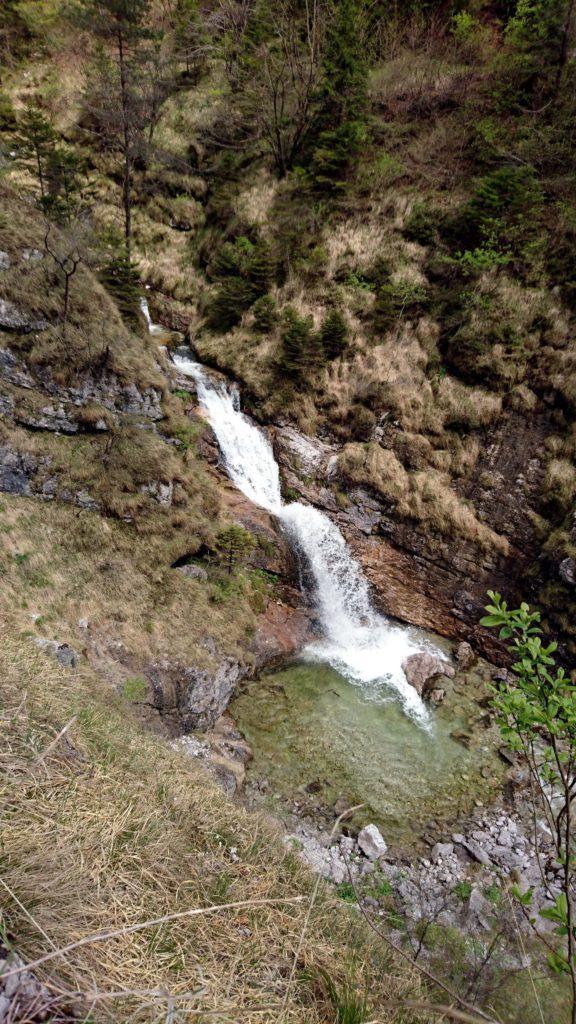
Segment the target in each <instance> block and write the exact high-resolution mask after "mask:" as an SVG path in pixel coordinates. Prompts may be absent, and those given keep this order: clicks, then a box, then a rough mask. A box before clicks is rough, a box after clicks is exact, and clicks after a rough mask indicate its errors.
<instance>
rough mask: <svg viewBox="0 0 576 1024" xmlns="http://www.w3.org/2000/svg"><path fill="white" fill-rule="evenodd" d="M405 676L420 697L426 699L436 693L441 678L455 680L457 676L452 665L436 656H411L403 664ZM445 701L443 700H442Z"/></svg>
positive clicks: (422, 654) (424, 654) (423, 654)
mask: <svg viewBox="0 0 576 1024" xmlns="http://www.w3.org/2000/svg"><path fill="white" fill-rule="evenodd" d="M402 668H403V670H404V675H405V676H406V679H407V680H408V682H409V683H410V686H413V687H414V689H415V690H416V692H417V693H418V694H419V696H420V697H426V696H427V695H428V694H429V693H430V692H433V691H436V690H437V689H438V688H437V687H436V686H435V683H436V680H437V679H438V678H439V677H441V676H448V677H449V678H453V676H454V675H455V673H454V669H453V668H452V665H450V664H449V663H448V662H447V661H443V660H442V658H438V657H437V656H436V655H434V654H427V653H425V652H424V653H421V654H411V655H410V657H409V658H406V661H404V662H403V663H402ZM440 699H443V698H440Z"/></svg>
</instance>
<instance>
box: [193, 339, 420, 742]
mask: <svg viewBox="0 0 576 1024" xmlns="http://www.w3.org/2000/svg"><path fill="white" fill-rule="evenodd" d="M174 362H175V363H176V366H177V367H178V369H179V370H180V372H181V373H183V374H185V375H186V376H188V377H192V378H193V379H194V380H195V382H196V386H197V390H198V399H199V401H200V404H201V405H202V407H203V408H204V409H205V411H206V414H207V417H208V419H209V421H210V424H211V426H212V428H213V430H214V433H215V434H216V437H217V439H218V444H219V446H220V450H221V452H222V456H223V458H224V462H225V465H226V469H227V471H228V474H229V476H230V478H231V480H232V481H233V483H234V484H235V485H236V486H237V487H238V489H239V490H241V491H242V492H243V493H244V494H245V495H246V497H248V498H250V500H251V501H253V502H255V504H257V505H260V506H261V507H262V508H265V509H267V511H269V512H272V513H273V514H274V515H276V516H277V517H278V519H279V520H280V522H281V523H282V524H283V526H284V528H285V529H286V531H287V533H288V535H289V536H290V539H291V541H292V543H293V544H294V546H295V547H296V549H297V550H299V551H300V552H301V553H302V554H303V555H304V556H305V558H306V560H307V562H308V564H309V566H310V569H311V571H312V575H313V577H314V582H315V591H316V595H315V596H316V603H317V607H318V612H319V617H320V621H321V623H322V626H323V631H324V637H323V638H322V639H321V640H319V641H318V642H317V643H314V644H311V645H310V646H309V647H308V648H307V649H306V651H305V652H304V656H305V657H308V658H310V659H317V660H321V661H326V662H328V663H329V664H331V665H332V667H333V668H335V669H336V670H337V671H338V672H340V673H341V674H342V675H343V676H345V677H346V678H347V679H348V680H349V681H350V682H352V683H355V684H357V685H361V686H362V687H363V688H364V690H365V691H366V692H367V695H369V696H370V697H371V698H372V699H380V700H382V699H386V696H387V694H388V693H389V691H390V688H393V689H394V690H395V691H396V692H397V693H398V695H399V696H400V698H401V700H402V703H403V705H404V708H405V710H406V711H407V712H408V714H410V715H411V716H412V717H413V718H415V719H416V720H417V721H419V722H420V723H421V724H422V725H426V724H427V722H428V712H427V710H426V707H425V705H424V704H423V702H422V700H421V699H420V697H419V696H418V694H417V693H416V690H415V689H414V688H413V687H412V686H410V685H409V683H408V682H407V681H406V678H405V676H404V672H403V671H402V662H403V661H404V660H405V659H406V658H407V657H408V656H409V655H410V654H413V653H414V652H415V651H418V650H421V649H422V647H423V646H426V644H425V642H420V643H417V642H416V641H415V639H414V638H413V635H412V634H411V632H410V630H408V629H403V628H401V627H399V626H396V625H393V624H392V623H391V622H389V621H388V620H387V619H386V618H384V617H383V616H382V615H379V614H378V613H377V612H376V611H375V609H374V608H373V606H372V602H371V600H370V593H369V588H368V584H367V582H366V580H365V578H364V576H363V573H362V570H361V568H360V566H359V565H358V563H357V562H356V561H355V559H354V558H353V557H352V555H351V553H350V551H349V549H348V546H347V544H346V541H345V540H344V538H343V536H342V534H341V533H340V531H339V530H338V527H337V526H336V525H335V524H334V523H333V522H332V520H331V519H329V518H328V516H326V515H325V514H324V513H323V512H320V511H319V510H318V509H317V508H314V507H313V506H311V505H303V504H302V503H300V502H293V503H291V504H288V505H285V504H283V502H282V496H281V491H280V472H279V469H278V464H277V462H276V460H275V458H274V453H273V451H272V446H271V445H270V443H269V441H268V439H267V438H266V437H265V435H264V434H263V433H262V431H261V430H259V428H258V427H256V426H255V425H254V424H253V423H251V422H250V420H248V419H247V418H246V417H245V416H244V415H243V413H242V412H241V411H240V407H239V400H238V394H237V392H236V391H230V390H229V389H228V388H227V387H226V385H225V383H224V382H215V381H212V380H210V379H209V378H208V377H207V376H206V374H205V373H204V368H203V367H202V365H201V364H200V363H198V362H195V361H194V360H191V359H188V358H186V357H183V356H179V355H176V356H175V357H174Z"/></svg>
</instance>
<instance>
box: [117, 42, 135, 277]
mask: <svg viewBox="0 0 576 1024" xmlns="http://www.w3.org/2000/svg"><path fill="white" fill-rule="evenodd" d="M118 64H119V70H120V102H121V105H122V135H123V141H124V181H123V186H122V202H123V206H124V239H125V242H126V255H127V256H128V261H130V252H131V248H132V197H131V185H132V152H131V149H132V143H131V138H130V119H129V110H128V106H129V102H128V81H127V76H126V55H125V53H124V36H123V34H122V26H121V25H119V26H118Z"/></svg>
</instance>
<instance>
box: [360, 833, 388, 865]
mask: <svg viewBox="0 0 576 1024" xmlns="http://www.w3.org/2000/svg"><path fill="white" fill-rule="evenodd" d="M358 846H359V847H360V849H361V850H362V853H363V854H365V856H366V857H368V859H369V860H377V858H378V857H383V856H384V855H385V854H386V851H387V850H388V846H387V844H386V843H385V842H384V837H383V836H382V833H381V832H380V829H379V828H377V827H376V825H366V826H365V828H363V829H362V830H361V831H360V833H359V834H358Z"/></svg>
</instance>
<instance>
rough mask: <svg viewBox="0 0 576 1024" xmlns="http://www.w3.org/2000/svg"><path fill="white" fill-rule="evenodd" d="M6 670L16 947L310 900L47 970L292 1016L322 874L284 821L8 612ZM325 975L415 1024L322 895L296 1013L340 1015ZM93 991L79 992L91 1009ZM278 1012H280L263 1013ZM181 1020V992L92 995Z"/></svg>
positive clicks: (104, 987)
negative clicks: (202, 910) (224, 788)
mask: <svg viewBox="0 0 576 1024" xmlns="http://www.w3.org/2000/svg"><path fill="white" fill-rule="evenodd" d="M0 680H1V683H0V701H1V714H2V719H3V729H4V742H3V751H2V758H1V766H0V791H1V800H2V806H3V814H4V820H5V829H4V832H3V844H2V854H1V861H2V868H1V882H2V885H3V887H4V890H5V892H4V896H3V899H2V904H3V916H2V927H3V931H4V934H5V935H6V934H8V936H11V937H13V938H14V940H15V942H16V946H17V949H18V951H19V953H20V954H21V955H22V956H23V957H25V958H26V959H27V960H33V959H35V958H38V957H39V956H41V955H43V954H45V953H48V952H49V951H50V950H51V949H53V948H54V947H62V946H65V945H68V944H69V943H71V942H74V941H76V940H77V939H79V938H81V937H83V936H85V935H88V934H91V933H94V932H98V931H102V930H108V929H113V930H118V929H123V928H126V927H130V926H131V925H134V924H137V923H138V922H141V921H145V920H149V919H151V918H157V917H162V916H164V915H166V914H175V913H178V912H185V911H187V910H189V909H192V908H194V907H204V906H214V905H219V904H222V903H226V902H237V901H244V900H258V899H271V900H284V899H292V898H293V897H301V898H303V899H302V901H301V902H299V903H295V904H290V905H286V906H284V905H281V904H278V905H270V906H267V907H262V908H258V909H257V908H250V907H248V908H243V909H240V910H236V911H234V910H223V911H221V912H217V913H216V914H213V915H210V916H207V917H196V918H186V917H184V918H182V919H179V920H176V921H171V922H167V923H164V924H161V925H156V926H153V927H150V928H146V929H144V930H139V931H137V932H134V933H131V934H130V935H123V936H122V937H120V938H116V939H109V940H107V941H105V942H99V943H95V944H89V945H84V946H82V947H81V948H79V949H77V950H76V951H73V952H71V953H69V954H68V955H67V956H66V958H65V959H64V961H62V960H60V959H57V960H55V961H51V962H50V963H47V964H46V965H44V966H43V967H41V968H39V969H38V975H39V976H40V977H41V978H43V979H46V980H47V981H48V983H49V984H50V985H56V986H57V989H58V990H59V991H62V990H64V991H67V992H70V991H72V992H79V993H86V992H88V993H92V992H94V993H98V992H99V993H103V992H112V991H116V992H118V991H119V990H128V992H130V990H153V991H156V992H158V991H160V992H165V993H169V994H172V995H173V996H175V997H178V996H183V995H184V994H186V993H191V992H197V993H198V994H197V995H196V996H195V997H194V998H192V999H191V1000H190V1001H189V1002H188V1003H186V1004H184V1005H185V1007H186V1009H187V1010H190V1009H192V1008H194V1009H195V1010H196V1011H198V1009H199V1008H202V1009H205V1010H206V1011H207V1012H209V1011H210V1010H218V1011H219V1019H223V1020H230V1021H232V1020H237V1019H238V1018H239V1016H240V1014H241V1015H242V1019H245V1020H263V1021H277V1020H278V1019H279V1006H280V1003H281V1001H282V999H283V997H284V994H285V993H286V991H287V990H286V984H287V979H288V977H289V975H290V972H291V966H292V962H293V958H294V956H295V954H296V950H297V949H298V947H299V937H300V934H301V932H302V930H303V927H304V922H305V918H306V915H307V907H308V905H309V897H310V893H311V884H312V882H311V879H310V877H309V875H308V874H307V872H305V871H304V869H303V868H302V867H300V866H299V864H298V862H297V860H296V859H295V857H294V855H293V854H292V853H290V852H288V851H287V850H286V849H285V848H284V847H283V846H282V844H281V842H280V839H279V837H278V835H276V834H275V832H274V830H273V829H272V828H271V827H270V826H269V825H268V824H267V823H266V822H265V821H263V820H260V819H258V818H256V817H255V816H253V815H249V814H247V813H245V812H244V811H242V810H241V809H240V808H238V807H236V806H234V805H233V804H232V803H230V802H229V801H228V800H227V799H226V798H225V797H224V796H223V794H222V793H220V791H219V790H217V789H216V788H215V787H214V784H213V783H212V781H210V780H209V779H208V778H207V777H206V776H205V775H204V774H203V772H202V770H201V769H200V768H199V767H198V764H197V763H196V762H195V761H193V760H190V759H189V758H186V756H184V755H181V754H179V753H178V752H176V751H173V750H171V749H170V748H169V747H168V746H167V745H166V744H165V743H163V742H162V741H160V740H157V739H155V738H154V737H151V736H150V735H149V734H146V733H145V732H142V731H141V730H140V729H139V728H138V727H137V726H136V725H135V724H133V722H132V721H131V718H130V711H129V708H128V707H127V706H126V705H125V704H124V703H123V702H122V700H121V699H117V698H114V697H112V696H111V693H110V691H109V689H108V687H107V686H106V685H105V684H103V683H102V681H101V680H100V679H99V678H98V677H97V676H95V675H94V674H92V673H91V672H90V671H89V670H88V669H85V668H82V669H80V670H77V671H75V672H73V673H71V672H69V671H68V670H65V669H61V668H60V667H59V666H57V665H56V664H55V663H54V662H52V661H51V660H50V659H49V658H48V657H46V656H45V655H43V654H40V653H38V652H37V651H36V650H35V648H34V646H33V644H32V643H31V642H30V639H29V638H27V637H22V636H21V635H19V634H18V631H17V629H16V628H15V625H14V623H11V622H10V620H9V618H8V617H6V619H5V627H4V630H3V633H2V636H1V640H0ZM72 719H73V721H72V722H71V720H72ZM69 722H71V724H70V726H69V729H68V731H67V733H66V736H65V737H64V738H62V739H60V740H56V741H55V738H56V737H57V735H58V733H59V732H60V730H61V729H62V728H63V727H64V726H65V725H66V723H69ZM54 741H55V742H54ZM322 971H325V972H327V974H328V976H329V977H330V978H331V979H332V981H333V983H334V986H335V988H336V990H337V991H338V992H339V993H340V996H339V998H340V999H342V1000H343V1001H344V1002H345V1001H346V996H345V994H344V993H345V991H346V985H347V979H348V981H349V980H350V977H353V978H354V979H355V982H356V983H357V984H358V986H359V989H360V990H363V989H364V987H365V986H367V987H369V989H370V999H369V1002H370V1006H371V1011H370V1012H372V1011H373V1012H374V1014H375V1015H376V1016H378V1019H380V1020H382V1021H395V1020H399V1019H400V1017H399V1016H397V1014H396V1012H395V1011H393V1010H391V1009H386V1003H387V1001H388V1000H389V999H390V998H391V997H392V998H398V997H400V998H406V997H408V996H409V995H410V994H411V995H412V996H413V995H414V993H415V992H416V991H417V987H416V982H415V980H414V979H413V978H412V977H411V976H410V974H409V973H407V972H406V969H405V968H403V967H400V968H399V967H398V965H394V964H393V963H392V962H391V961H390V960H389V958H387V957H386V956H385V955H384V953H383V950H382V949H381V948H378V946H377V945H375V944H373V943H372V942H371V941H370V939H369V936H368V934H367V933H366V932H365V931H364V929H363V927H362V925H361V922H360V921H359V920H358V919H357V917H356V915H355V914H354V913H352V912H349V911H347V910H346V909H345V907H344V906H343V905H341V904H340V905H337V901H336V902H335V899H334V897H333V896H330V894H329V893H328V892H326V891H324V887H322V889H321V892H320V895H319V899H318V901H317V903H316V906H315V908H314V910H313V913H312V915H311V917H310V921H309V926H308V930H307V933H306V935H305V938H304V941H303V944H302V947H301V948H300V950H299V953H298V960H297V974H296V977H295V981H294V984H293V986H292V987H291V989H290V991H289V996H288V1004H287V1008H286V1015H285V1018H284V1019H285V1020H286V1021H288V1020H293V1021H302V1022H304V1021H307V1022H308V1024H313V1022H316V1021H318V1022H319V1021H323V1020H331V1019H333V1017H334V1014H335V1012H336V1011H337V1006H334V1005H333V1004H332V1003H331V1001H330V998H329V996H328V994H327V990H326V986H325V984H323V983H322V974H321V972H322ZM63 998H64V997H63ZM91 1001H92V997H91V996H87V997H86V998H83V999H81V1000H80V1002H81V1004H83V1005H84V1007H85V1008H86V1006H87V1005H90V1003H91ZM175 1005H176V1006H179V1005H180V1004H179V1003H178V1002H177V1001H176V1004H175ZM263 1005H264V1006H268V1007H269V1009H268V1010H266V1011H262V1010H257V1007H262V1006H263ZM166 1012H167V1005H166V997H164V998H158V997H156V998H154V996H147V995H146V994H141V995H136V994H134V995H126V996H125V997H116V998H114V999H105V998H104V996H100V997H99V996H98V995H95V996H94V1011H93V1017H91V1019H94V1020H115V1021H121V1020H128V1019H130V1020H132V1021H138V1020H165V1019H166ZM184 1017H185V1019H191V1018H189V1017H188V1016H187V1015H186V1014H185V1015H184ZM402 1020H403V1021H406V1020H407V1017H406V1016H405V1015H403V1016H402Z"/></svg>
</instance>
